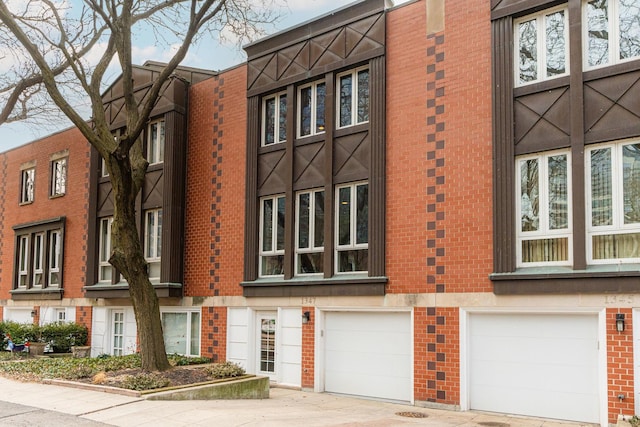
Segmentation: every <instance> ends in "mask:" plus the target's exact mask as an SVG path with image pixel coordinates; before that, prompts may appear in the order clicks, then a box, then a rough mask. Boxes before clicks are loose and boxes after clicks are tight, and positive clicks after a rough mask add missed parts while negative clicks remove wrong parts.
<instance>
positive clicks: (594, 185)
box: [586, 141, 640, 264]
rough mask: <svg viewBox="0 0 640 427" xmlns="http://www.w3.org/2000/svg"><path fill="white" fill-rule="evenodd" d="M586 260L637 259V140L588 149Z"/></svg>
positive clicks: (639, 243)
mask: <svg viewBox="0 0 640 427" xmlns="http://www.w3.org/2000/svg"><path fill="white" fill-rule="evenodd" d="M586 156H587V159H586V162H587V165H586V169H587V173H588V174H589V176H588V177H587V180H586V181H587V199H588V202H589V203H588V204H589V209H588V216H587V218H588V220H587V228H588V236H587V237H588V238H587V245H588V247H589V255H590V257H589V261H590V262H592V263H593V264H605V263H611V262H612V261H614V262H636V263H637V262H640V143H639V142H638V141H634V142H623V143H618V144H608V145H600V146H596V147H592V148H589V149H588V150H587V155H586Z"/></svg>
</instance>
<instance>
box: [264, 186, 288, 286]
mask: <svg viewBox="0 0 640 427" xmlns="http://www.w3.org/2000/svg"><path fill="white" fill-rule="evenodd" d="M284 202H285V198H284V196H273V197H268V198H264V199H262V201H261V211H260V216H261V219H260V276H280V275H282V274H284V207H285V206H284Z"/></svg>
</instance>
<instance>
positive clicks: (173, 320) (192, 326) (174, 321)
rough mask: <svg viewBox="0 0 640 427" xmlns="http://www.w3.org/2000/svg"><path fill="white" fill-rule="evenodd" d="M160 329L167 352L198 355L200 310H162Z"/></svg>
mask: <svg viewBox="0 0 640 427" xmlns="http://www.w3.org/2000/svg"><path fill="white" fill-rule="evenodd" d="M162 331H163V333H164V345H165V349H166V351H167V354H174V353H177V354H181V355H184V356H199V355H200V312H197V311H188V312H163V313H162Z"/></svg>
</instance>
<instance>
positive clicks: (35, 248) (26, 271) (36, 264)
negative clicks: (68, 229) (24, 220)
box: [14, 219, 64, 289]
mask: <svg viewBox="0 0 640 427" xmlns="http://www.w3.org/2000/svg"><path fill="white" fill-rule="evenodd" d="M63 223H64V220H61V219H56V220H54V221H49V222H45V223H42V224H38V225H25V226H16V227H14V229H15V232H16V268H15V272H16V273H15V274H16V276H15V280H16V283H15V288H16V289H32V288H38V289H43V288H47V287H51V288H59V287H61V286H62V248H63V237H62V236H63Z"/></svg>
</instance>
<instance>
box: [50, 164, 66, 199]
mask: <svg viewBox="0 0 640 427" xmlns="http://www.w3.org/2000/svg"><path fill="white" fill-rule="evenodd" d="M66 191H67V158H66V157H65V158H63V159H58V160H54V161H52V162H51V195H52V196H61V195H63V194H65V193H66Z"/></svg>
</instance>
